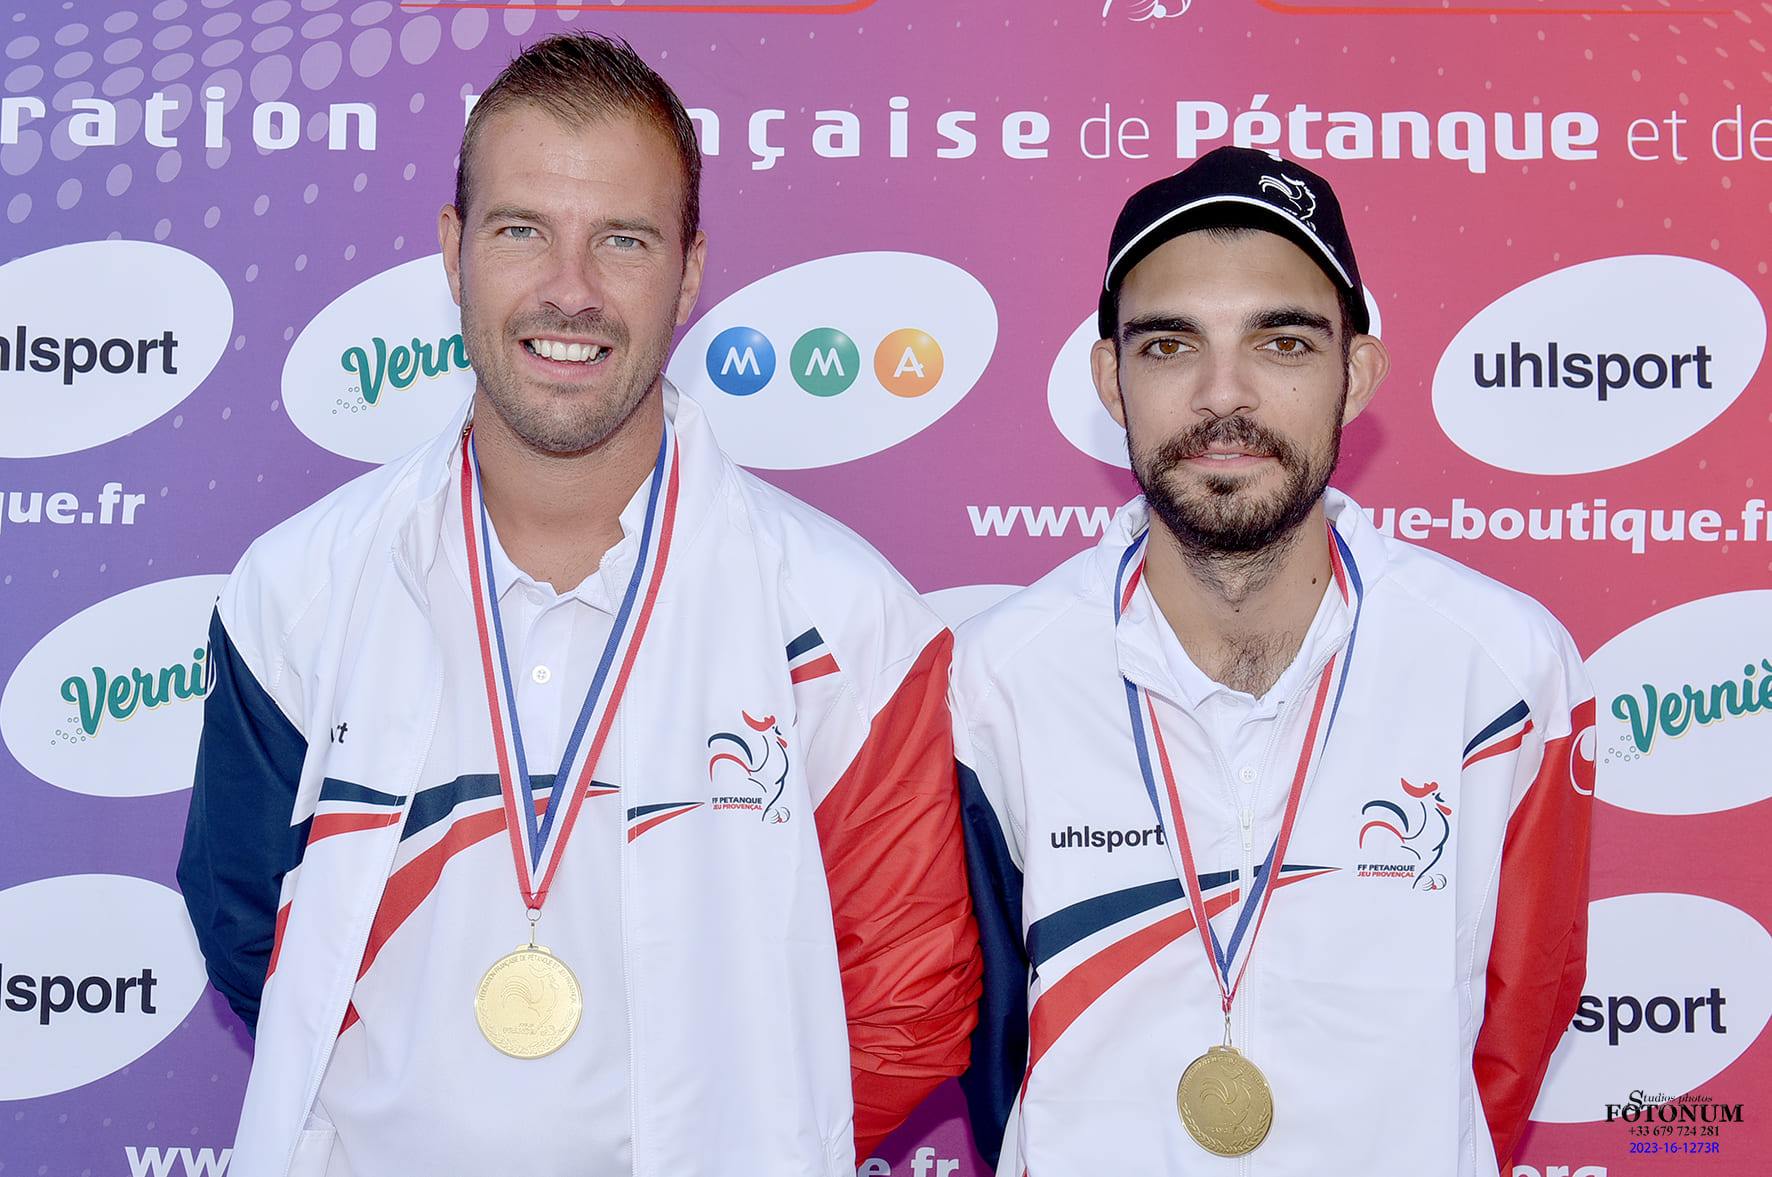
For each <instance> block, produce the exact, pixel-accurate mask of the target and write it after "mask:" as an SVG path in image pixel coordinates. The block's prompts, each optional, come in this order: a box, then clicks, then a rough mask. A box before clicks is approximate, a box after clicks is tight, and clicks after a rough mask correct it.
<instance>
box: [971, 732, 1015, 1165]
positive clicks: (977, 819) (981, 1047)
mask: <svg viewBox="0 0 1772 1177" xmlns="http://www.w3.org/2000/svg"><path fill="white" fill-rule="evenodd" d="M957 767H958V769H959V773H960V819H961V822H962V829H963V830H964V833H965V836H966V875H967V879H968V881H969V882H970V883H971V885H972V910H973V914H974V915H975V916H976V917H977V920H978V940H979V945H980V947H982V948H983V949H984V996H983V997H982V999H981V1000H980V1001H979V1005H978V1028H977V1029H975V1030H974V1031H973V1032H972V1063H971V1065H970V1067H969V1068H968V1069H967V1071H966V1073H965V1074H964V1075H961V1076H960V1089H961V1090H962V1091H963V1092H965V1095H966V1104H967V1108H968V1111H969V1114H970V1117H971V1120H972V1138H973V1142H974V1143H975V1144H976V1145H977V1146H978V1152H979V1155H980V1156H982V1157H984V1158H985V1160H987V1161H989V1162H990V1165H991V1168H992V1169H995V1168H996V1167H997V1158H998V1156H999V1154H1000V1153H1001V1152H1002V1149H1003V1129H1004V1125H1006V1124H1007V1123H1008V1121H1009V1110H1010V1108H1011V1107H1012V1106H1013V1105H1014V1103H1015V1097H1016V1093H1017V1092H1018V1091H1019V1089H1020V1087H1021V1073H1022V1070H1023V1069H1024V1068H1025V1067H1026V1066H1027V1055H1028V958H1027V951H1026V949H1025V948H1023V946H1022V942H1021V871H1020V869H1019V868H1017V867H1016V865H1015V860H1014V859H1013V858H1011V857H1010V855H1009V845H1008V843H1007V842H1006V841H1005V840H1004V838H1003V831H1002V828H1001V827H1000V826H999V825H998V824H997V815H996V813H995V812H994V811H993V810H992V809H991V805H990V802H989V801H988V800H986V798H985V795H984V790H983V788H982V787H980V785H979V783H978V777H977V775H976V774H974V773H973V771H972V770H971V769H970V768H967V767H966V766H965V765H964V764H958V765H957Z"/></svg>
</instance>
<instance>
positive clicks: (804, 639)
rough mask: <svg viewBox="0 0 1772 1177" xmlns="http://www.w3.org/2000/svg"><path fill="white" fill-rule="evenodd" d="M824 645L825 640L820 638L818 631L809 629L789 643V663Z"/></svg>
mask: <svg viewBox="0 0 1772 1177" xmlns="http://www.w3.org/2000/svg"><path fill="white" fill-rule="evenodd" d="M822 645H824V639H823V638H821V637H819V636H818V630H816V629H809V630H807V631H806V632H805V633H803V634H801V635H800V636H799V637H797V638H795V639H794V640H793V641H791V642H789V643H788V661H790V662H791V661H793V660H794V659H795V658H798V657H799V656H800V655H802V654H804V653H805V652H806V651H808V650H813V649H817V648H818V647H819V646H822Z"/></svg>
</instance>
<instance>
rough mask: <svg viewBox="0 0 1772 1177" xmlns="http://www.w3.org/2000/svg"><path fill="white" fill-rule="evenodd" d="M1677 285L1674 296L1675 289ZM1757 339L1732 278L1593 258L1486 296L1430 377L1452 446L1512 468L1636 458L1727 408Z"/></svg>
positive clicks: (1752, 317)
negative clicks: (1484, 303) (1493, 297)
mask: <svg viewBox="0 0 1772 1177" xmlns="http://www.w3.org/2000/svg"><path fill="white" fill-rule="evenodd" d="M1675 292H1677V293H1675ZM1765 346H1766V316H1765V313H1764V311H1762V310H1761V308H1760V303H1759V300H1758V299H1757V298H1755V297H1754V293H1753V291H1752V290H1750V289H1749V288H1748V286H1747V284H1746V283H1744V282H1742V281H1741V279H1739V278H1737V277H1735V275H1733V274H1731V273H1729V272H1728V271H1727V270H1723V269H1720V268H1718V267H1716V266H1713V265H1710V264H1709V263H1707V262H1701V261H1698V260H1696V259H1694V258H1685V257H1665V256H1660V255H1643V256H1632V257H1612V258H1602V259H1600V260H1599V261H1592V262H1584V263H1583V264H1581V265H1578V266H1570V267H1569V268H1567V269H1564V270H1558V271H1557V272H1555V273H1552V274H1546V275H1544V276H1543V277H1540V278H1535V279H1533V280H1532V281H1530V282H1528V283H1526V284H1525V285H1524V286H1521V287H1519V288H1518V289H1516V290H1512V291H1509V292H1508V293H1507V294H1504V295H1502V296H1501V297H1500V298H1499V299H1497V300H1496V301H1494V302H1493V303H1490V304H1489V305H1488V306H1487V307H1485V308H1484V309H1483V310H1482V311H1480V312H1479V313H1478V314H1477V316H1476V317H1475V318H1473V319H1472V320H1471V321H1470V322H1469V323H1468V324H1466V325H1465V327H1464V328H1463V329H1462V330H1461V331H1459V333H1458V334H1457V335H1456V336H1455V337H1454V338H1453V340H1452V343H1451V344H1450V345H1449V346H1448V347H1447V348H1446V351H1445V354H1444V355H1442V356H1441V357H1440V363H1439V367H1438V368H1437V369H1436V370H1435V372H1434V413H1435V415H1436V416H1437V417H1438V418H1439V421H1440V427H1441V428H1442V429H1443V430H1445V432H1446V436H1447V437H1449V438H1451V439H1452V441H1453V442H1454V443H1456V444H1457V446H1458V448H1460V449H1462V450H1463V451H1464V452H1465V453H1467V454H1469V455H1470V456H1471V457H1473V458H1476V459H1477V460H1478V461H1481V462H1487V463H1488V464H1489V465H1491V466H1499V467H1500V468H1502V469H1504V470H1516V471H1519V472H1521V473H1524V474H1584V473H1588V472H1591V471H1595V470H1610V469H1613V468H1614V467H1618V466H1626V465H1629V464H1631V463H1632V462H1639V461H1642V460H1643V459H1644V458H1648V457H1652V456H1653V455H1655V454H1658V453H1661V452H1662V451H1663V450H1666V449H1669V448H1671V447H1673V446H1674V445H1677V444H1678V443H1680V442H1682V441H1684V440H1686V439H1687V438H1689V437H1691V436H1692V435H1693V434H1695V433H1697V432H1698V431H1699V430H1701V429H1703V428H1704V427H1705V426H1706V425H1709V424H1710V423H1711V422H1712V421H1714V420H1716V418H1717V417H1718V416H1719V415H1720V414H1721V413H1722V412H1723V410H1725V409H1727V408H1728V407H1729V406H1730V405H1731V404H1733V403H1734V402H1735V398H1736V397H1738V396H1740V395H1741V393H1742V390H1744V389H1745V388H1746V387H1747V384H1748V381H1749V380H1750V379H1751V378H1752V377H1753V374H1754V371H1755V369H1757V368H1758V367H1759V364H1760V356H1761V354H1762V353H1763V352H1764V350H1765Z"/></svg>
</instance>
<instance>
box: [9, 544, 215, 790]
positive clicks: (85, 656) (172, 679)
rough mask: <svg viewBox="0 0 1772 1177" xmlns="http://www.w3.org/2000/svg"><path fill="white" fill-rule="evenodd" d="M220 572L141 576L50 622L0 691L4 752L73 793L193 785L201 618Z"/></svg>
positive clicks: (202, 656) (202, 659) (203, 666)
mask: <svg viewBox="0 0 1772 1177" xmlns="http://www.w3.org/2000/svg"><path fill="white" fill-rule="evenodd" d="M226 579H227V578H226V577H223V576H186V577H181V578H179V579H177V580H162V581H158V582H156V583H154V584H144V585H142V586H141V587H139V588H133V589H130V590H129V591H128V592H125V593H119V594H118V595H117V596H114V597H111V598H110V599H108V600H104V601H100V602H98V603H97V604H96V605H92V606H90V607H88V608H86V609H83V610H81V611H80V612H79V613H76V614H75V615H74V616H72V617H70V618H68V619H67V620H66V621H64V622H62V623H61V624H60V625H58V626H56V627H55V628H54V629H52V630H50V631H49V633H47V634H46V635H44V637H43V638H42V640H40V641H39V642H38V643H37V644H36V645H35V646H33V647H31V650H30V652H29V653H27V654H26V655H25V656H24V657H23V658H22V659H20V660H19V664H18V666H17V668H15V669H14V670H13V672H12V677H11V678H10V679H8V680H7V683H6V691H5V694H3V695H0V735H4V737H5V739H6V748H7V751H9V752H11V753H12V755H13V756H14V757H15V758H16V759H17V760H18V762H19V763H20V764H22V765H24V767H25V768H26V769H27V770H29V771H30V772H31V773H32V774H34V775H36V776H38V777H41V778H42V779H43V780H45V781H47V782H49V783H50V784H52V785H54V786H56V787H57V788H61V789H67V790H69V791H70V792H74V793H87V794H90V795H92V796H95V797H142V796H147V795H149V794H152V793H170V792H172V791H174V790H176V789H188V788H190V787H191V773H192V770H193V769H194V768H195V766H196V763H197V734H198V732H199V731H200V730H201V729H202V726H203V694H204V691H205V689H206V686H205V682H206V679H207V671H208V657H209V655H208V650H207V646H208V642H209V637H208V634H209V615H210V613H211V611H213V610H214V608H215V599H216V595H217V594H218V593H220V592H221V587H222V583H223V582H224V581H225V580H226Z"/></svg>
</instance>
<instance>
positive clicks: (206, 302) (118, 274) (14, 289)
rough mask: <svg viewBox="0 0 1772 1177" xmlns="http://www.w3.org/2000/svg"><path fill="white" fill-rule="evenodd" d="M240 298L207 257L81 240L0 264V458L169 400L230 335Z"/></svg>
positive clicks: (43, 449) (32, 452) (138, 419)
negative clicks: (0, 420)
mask: <svg viewBox="0 0 1772 1177" xmlns="http://www.w3.org/2000/svg"><path fill="white" fill-rule="evenodd" d="M233 327H234V300H233V297H232V295H230V294H229V292H228V287H227V283H225V282H223V281H222V279H221V276H220V275H219V274H217V273H216V272H215V271H214V270H213V269H211V268H210V267H209V265H208V264H207V263H206V262H204V261H202V260H201V259H200V258H196V257H193V256H192V255H190V254H188V253H185V252H184V251H183V250H179V249H174V248H172V247H171V246H169V245H159V244H155V243H153V242H149V241H83V242H77V243H75V244H73V245H62V246H58V247H56V248H54V249H46V250H44V251H43V252H41V253H33V254H29V255H27V256H25V257H21V258H17V259H15V260H13V261H10V262H7V263H6V264H5V265H3V266H0V413H3V414H4V416H5V420H6V428H4V429H0V458H42V457H49V456H52V455H55V454H71V453H74V452H76V451H78V450H84V449H90V448H92V447H93V446H97V445H103V444H104V443H106V442H109V441H115V440H116V439H118V438H120V437H124V436H126V435H128V434H130V433H134V432H135V431H136V430H137V429H140V428H141V427H142V426H144V425H146V424H148V423H149V422H151V421H153V420H155V419H156V418H158V417H160V416H162V415H164V414H166V413H168V412H170V411H171V410H172V408H173V407H174V406H175V405H177V404H179V402H181V401H183V400H184V399H185V398H186V397H187V396H189V395H191V393H192V392H193V391H194V390H195V389H196V387H197V386H198V385H199V384H201V383H202V382H203V380H204V378H205V377H206V376H208V375H209V373H210V371H211V370H213V369H214V367H215V365H216V363H217V362H218V361H219V360H220V359H221V356H222V351H223V349H224V348H225V347H226V346H227V342H228V336H229V334H230V333H231V332H232V331H233Z"/></svg>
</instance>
